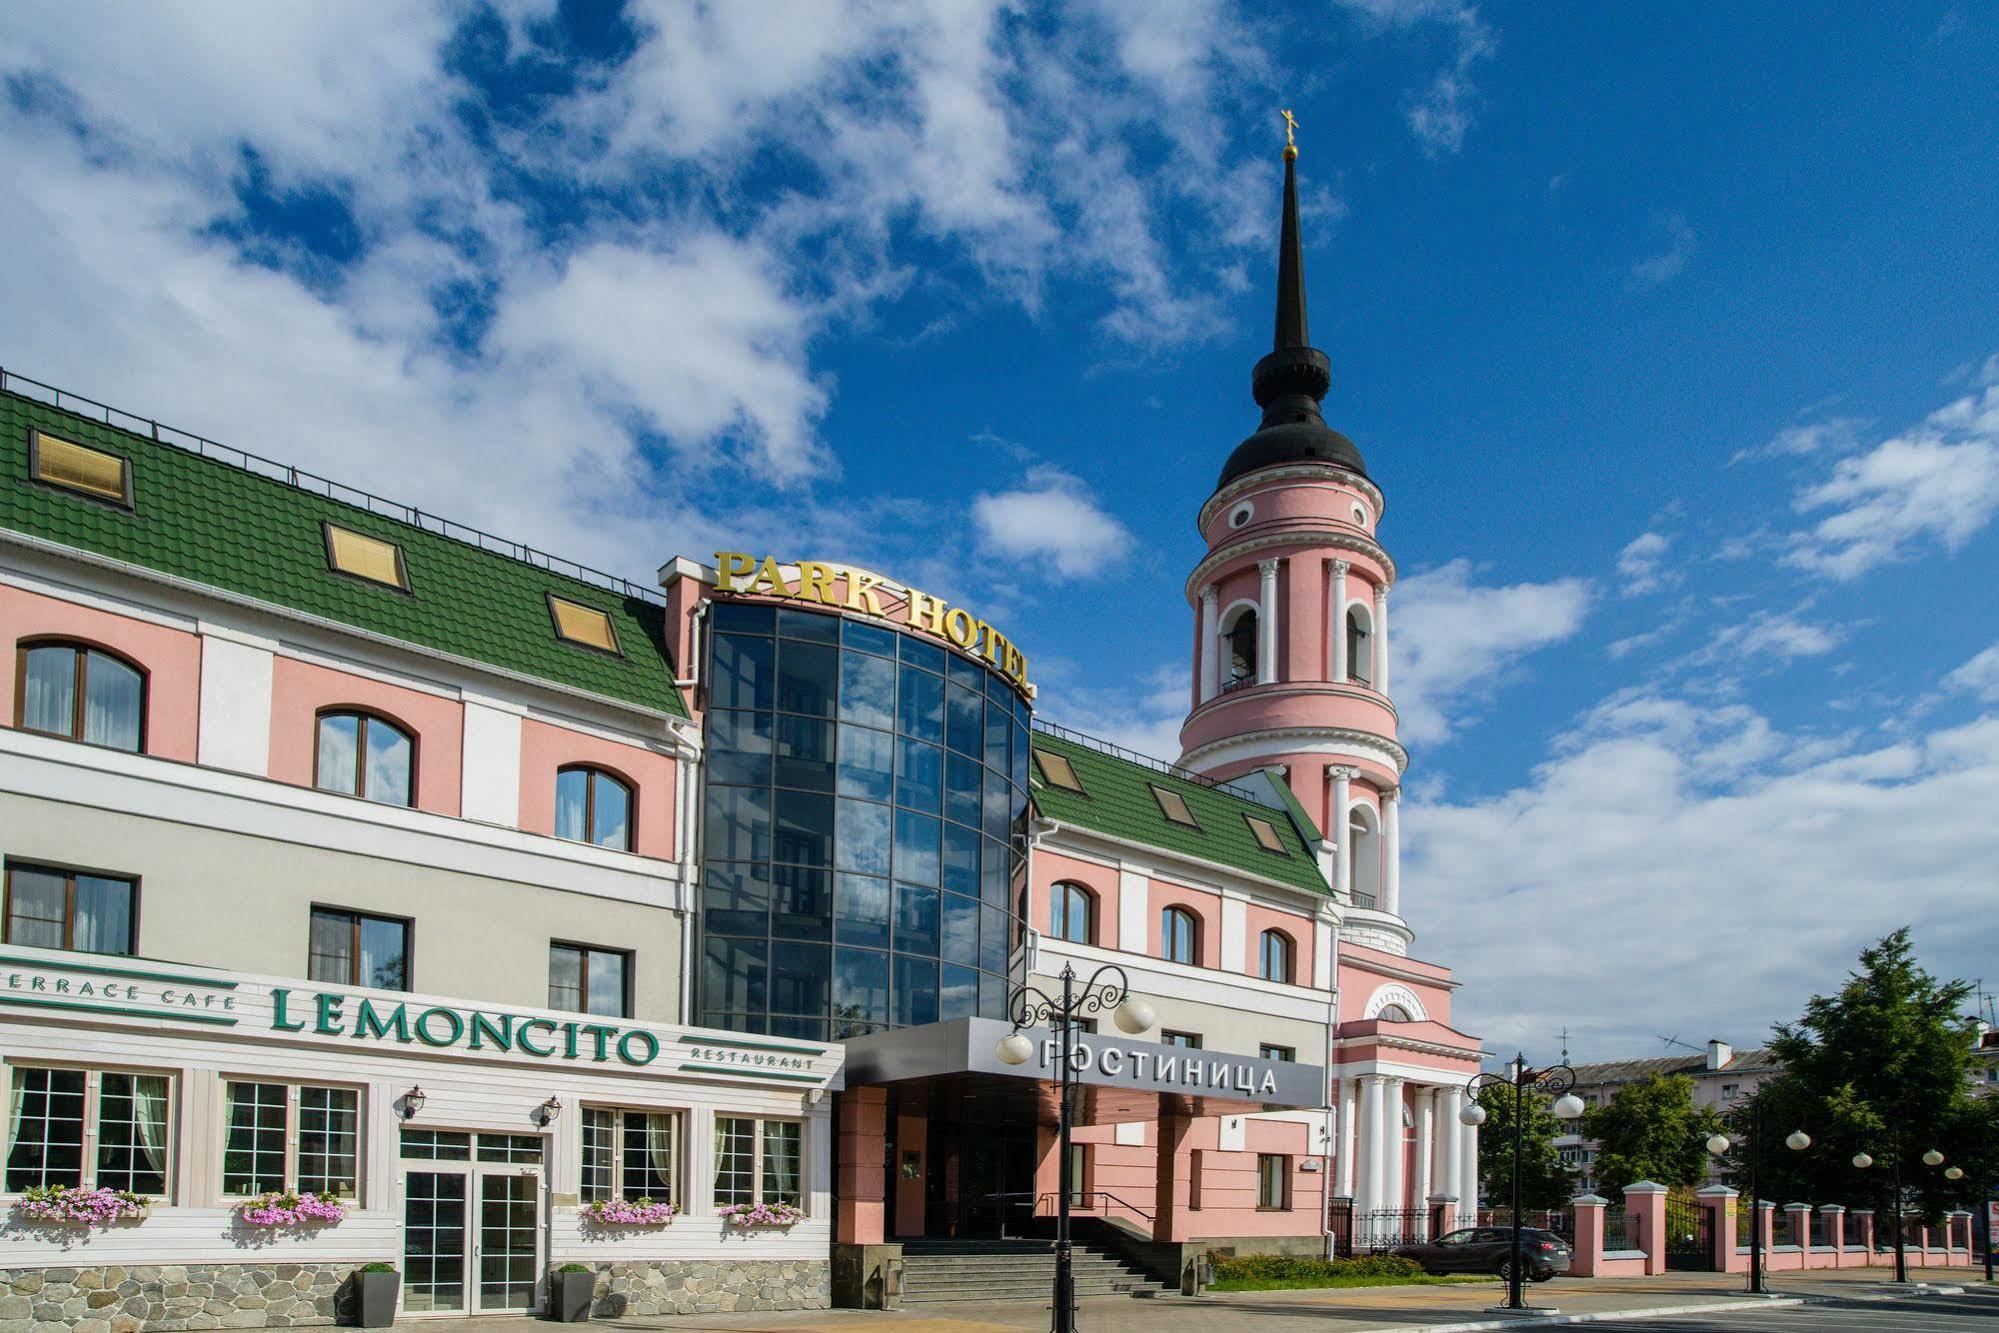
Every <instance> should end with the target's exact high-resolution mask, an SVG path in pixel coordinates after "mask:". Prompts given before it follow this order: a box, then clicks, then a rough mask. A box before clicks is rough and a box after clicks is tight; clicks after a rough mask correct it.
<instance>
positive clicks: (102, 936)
mask: <svg viewBox="0 0 1999 1333" xmlns="http://www.w3.org/2000/svg"><path fill="white" fill-rule="evenodd" d="M6 881H7V882H6V896H7V920H6V932H5V935H6V942H7V943H9V944H26V945H30V946H32V947H34V948H38V949H74V950H76V951H78V952H80V953H117V954H130V953H132V952H134V950H135V941H136V940H137V938H138V934H139V929H138V927H139V920H138V905H139V886H138V882H137V881H136V880H130V879H123V878H120V877H118V876H114V875H92V874H88V873H86V872H84V871H80V870H64V869H60V868H58V867H55V866H37V865H21V864H18V863H13V862H10V863H9V864H8V865H7V873H6Z"/></svg>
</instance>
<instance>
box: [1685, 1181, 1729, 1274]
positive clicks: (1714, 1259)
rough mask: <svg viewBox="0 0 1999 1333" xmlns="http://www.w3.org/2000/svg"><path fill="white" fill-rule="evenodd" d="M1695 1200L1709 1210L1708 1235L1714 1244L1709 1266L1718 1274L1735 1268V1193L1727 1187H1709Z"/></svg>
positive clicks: (1696, 1196)
mask: <svg viewBox="0 0 1999 1333" xmlns="http://www.w3.org/2000/svg"><path fill="white" fill-rule="evenodd" d="M1694 1199H1695V1201H1696V1202H1698V1203H1699V1204H1700V1206H1701V1207H1702V1208H1704V1209H1706V1210H1707V1234H1708V1239H1709V1240H1710V1241H1711V1242H1712V1243H1713V1244H1712V1252H1711V1253H1710V1254H1709V1255H1708V1264H1709V1266H1710V1267H1711V1268H1712V1269H1713V1271H1715V1272H1717V1273H1726V1272H1729V1271H1730V1270H1732V1269H1733V1268H1734V1267H1735V1244H1736V1242H1735V1191H1734V1190H1732V1189H1730V1188H1729V1187H1728V1186H1726V1185H1707V1186H1704V1187H1702V1188H1701V1189H1700V1190H1698V1191H1697V1192H1696V1193H1695V1195H1694Z"/></svg>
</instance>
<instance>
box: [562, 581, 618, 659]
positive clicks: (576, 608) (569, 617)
mask: <svg viewBox="0 0 1999 1333" xmlns="http://www.w3.org/2000/svg"><path fill="white" fill-rule="evenodd" d="M548 614H549V615H550V616H551V617H552V618H553V619H554V621H555V637H556V638H558V639H561V640H562V641H563V642H564V643H573V644H576V645H578V646H579V647H583V648H595V649H596V650H597V651H598V652H600V653H613V654H616V655H618V656H620V657H622V656H623V655H624V654H623V653H621V652H620V651H619V649H618V631H617V630H616V629H615V628H613V627H612V625H611V617H610V616H609V615H608V614H606V613H605V612H603V611H599V610H598V609H597V608H596V607H594V606H585V605H583V604H582V603H581V602H572V601H569V600H568V599H567V598H563V597H557V596H555V595H554V594H553V593H551V594H549V598H548Z"/></svg>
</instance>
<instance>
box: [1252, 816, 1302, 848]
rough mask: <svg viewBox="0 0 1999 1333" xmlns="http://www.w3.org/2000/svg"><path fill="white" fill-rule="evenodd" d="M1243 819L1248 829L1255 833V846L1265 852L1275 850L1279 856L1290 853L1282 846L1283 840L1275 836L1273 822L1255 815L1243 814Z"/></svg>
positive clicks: (1275, 828)
mask: <svg viewBox="0 0 1999 1333" xmlns="http://www.w3.org/2000/svg"><path fill="white" fill-rule="evenodd" d="M1243 819H1244V820H1245V821H1246V822H1247V823H1248V824H1249V831H1250V832H1251V833H1254V834H1255V835H1256V845H1257V846H1259V847H1261V848H1263V850H1264V851H1266V852H1276V853H1277V854H1278V855H1279V856H1289V855H1291V853H1290V852H1288V851H1286V850H1285V848H1284V840H1283V839H1282V838H1280V837H1278V836H1277V826H1276V825H1275V824H1272V823H1271V822H1270V821H1269V820H1267V819H1258V818H1257V817H1256V816H1255V815H1244V816H1243Z"/></svg>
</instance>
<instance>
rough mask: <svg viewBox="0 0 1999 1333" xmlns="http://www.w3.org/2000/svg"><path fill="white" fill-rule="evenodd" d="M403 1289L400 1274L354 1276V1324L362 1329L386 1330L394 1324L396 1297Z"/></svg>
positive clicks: (363, 1274)
mask: <svg viewBox="0 0 1999 1333" xmlns="http://www.w3.org/2000/svg"><path fill="white" fill-rule="evenodd" d="M402 1289H403V1275H402V1274H401V1273H356V1274H355V1275H354V1322H355V1324H357V1325H358V1326H360V1327H362V1328H387V1327H388V1326H389V1325H391V1324H393V1323H395V1322H396V1297H397V1296H398V1295H400V1294H401V1292H402Z"/></svg>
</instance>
